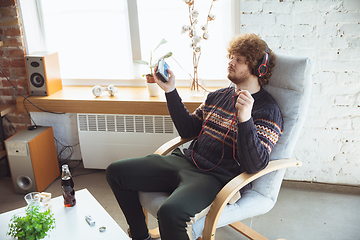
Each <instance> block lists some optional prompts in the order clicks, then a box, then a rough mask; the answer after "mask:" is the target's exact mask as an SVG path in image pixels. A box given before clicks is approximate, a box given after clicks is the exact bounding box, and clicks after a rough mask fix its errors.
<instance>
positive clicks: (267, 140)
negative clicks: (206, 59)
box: [106, 34, 283, 240]
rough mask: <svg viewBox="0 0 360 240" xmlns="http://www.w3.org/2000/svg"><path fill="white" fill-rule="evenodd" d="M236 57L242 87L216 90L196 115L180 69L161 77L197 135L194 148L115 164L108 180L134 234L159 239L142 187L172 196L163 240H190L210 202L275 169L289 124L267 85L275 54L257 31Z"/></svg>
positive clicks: (178, 116)
mask: <svg viewBox="0 0 360 240" xmlns="http://www.w3.org/2000/svg"><path fill="white" fill-rule="evenodd" d="M228 54H229V60H230V61H229V67H228V79H229V80H230V81H231V82H233V83H234V84H235V87H229V88H224V89H219V90H217V91H214V92H212V93H209V94H208V96H207V99H206V100H205V102H204V103H203V104H201V105H200V106H199V107H198V108H197V109H196V110H195V112H194V113H192V114H190V113H189V112H188V111H187V109H186V108H185V106H184V104H183V103H182V101H181V98H180V96H179V95H178V93H177V90H176V88H175V75H174V73H173V72H172V71H171V70H170V69H169V70H168V73H169V74H170V79H169V81H168V82H166V83H163V82H162V81H160V80H159V79H158V78H156V77H155V80H156V82H157V83H158V85H159V86H160V87H161V88H162V89H163V90H164V91H165V95H166V99H167V104H168V110H169V113H170V115H171V117H172V120H173V122H174V124H175V126H176V128H177V130H178V132H179V134H180V136H181V137H183V138H189V137H197V139H196V140H194V141H193V142H192V143H191V144H190V146H189V148H188V149H184V152H183V153H182V152H181V151H180V150H179V149H176V150H174V151H173V153H172V154H171V155H168V156H159V155H154V154H152V155H149V156H146V157H141V158H134V159H125V160H120V161H117V162H114V163H112V164H111V165H110V166H109V167H108V169H107V172H106V176H107V180H108V183H109V185H110V187H111V189H112V191H113V192H114V194H115V197H116V199H117V201H118V203H119V205H120V207H121V209H122V211H123V213H124V215H125V217H126V219H127V222H128V224H129V226H130V232H131V235H132V237H133V239H136V240H143V239H146V240H150V239H151V237H150V236H149V234H148V229H147V226H146V224H145V218H144V214H143V212H142V207H141V205H140V202H139V197H138V191H144V192H169V193H171V195H170V196H169V198H168V199H167V200H166V201H165V202H164V203H163V205H162V206H161V208H160V209H159V211H158V216H157V218H158V224H159V229H160V234H161V239H162V240H177V239H179V240H185V239H189V236H188V234H187V232H186V226H187V225H186V223H187V222H189V221H190V220H191V218H193V217H194V216H195V215H196V214H198V213H200V212H201V211H202V210H203V209H205V208H206V207H208V206H209V205H210V204H211V203H212V201H213V200H214V198H215V196H216V194H217V193H218V192H219V191H220V190H221V188H222V187H223V186H224V185H225V184H226V183H227V182H228V181H230V180H231V179H232V178H233V177H235V176H236V175H238V174H240V173H242V172H244V171H246V172H247V173H256V172H258V171H260V170H262V169H263V168H265V167H266V166H267V164H268V162H269V158H270V157H269V155H270V152H271V149H272V148H273V147H274V145H275V143H276V142H277V140H278V138H279V137H280V135H281V133H282V124H283V121H282V116H281V113H280V110H279V108H278V106H277V105H276V102H275V101H274V99H273V98H272V97H271V96H270V95H269V94H268V93H267V92H266V91H265V90H264V89H263V88H262V87H261V86H263V85H265V84H267V82H268V79H269V77H270V76H271V73H272V68H273V67H274V66H275V54H274V53H273V52H272V51H271V50H270V49H269V48H268V47H267V44H266V43H265V42H264V41H263V40H261V39H260V38H259V37H258V36H257V35H255V34H242V35H241V36H239V37H238V38H236V39H234V40H233V41H231V42H230V44H229V48H228ZM248 187H251V186H248Z"/></svg>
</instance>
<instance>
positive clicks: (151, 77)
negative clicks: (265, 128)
mask: <svg viewBox="0 0 360 240" xmlns="http://www.w3.org/2000/svg"><path fill="white" fill-rule="evenodd" d="M164 43H167V41H166V40H165V39H164V38H163V39H162V40H161V41H160V43H159V44H158V45H157V47H156V48H155V49H154V50H153V51H150V61H149V62H147V61H143V60H134V63H138V64H143V65H146V66H148V67H149V68H150V73H148V74H146V75H145V74H144V75H143V77H144V76H146V82H147V83H155V80H154V70H153V69H154V67H155V66H156V64H157V62H158V61H159V59H161V58H168V57H171V56H172V52H168V53H166V54H165V55H163V56H161V57H160V58H158V59H157V60H156V61H154V62H153V53H154V52H155V51H156V49H158V48H159V47H160V46H161V45H163V44H164Z"/></svg>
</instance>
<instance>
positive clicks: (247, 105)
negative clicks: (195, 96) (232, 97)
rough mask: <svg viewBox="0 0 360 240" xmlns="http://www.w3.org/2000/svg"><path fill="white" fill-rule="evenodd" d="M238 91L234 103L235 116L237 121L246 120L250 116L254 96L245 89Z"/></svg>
mask: <svg viewBox="0 0 360 240" xmlns="http://www.w3.org/2000/svg"><path fill="white" fill-rule="evenodd" d="M238 93H239V96H238V98H237V101H236V104H235V107H236V109H237V110H238V114H237V117H238V119H239V122H246V121H248V120H249V119H250V118H251V110H252V108H253V105H254V98H253V97H252V96H251V94H250V93H249V91H247V90H241V91H239V92H238Z"/></svg>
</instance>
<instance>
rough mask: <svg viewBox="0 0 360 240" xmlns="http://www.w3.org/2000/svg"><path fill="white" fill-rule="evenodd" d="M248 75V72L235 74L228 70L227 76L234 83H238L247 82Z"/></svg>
mask: <svg viewBox="0 0 360 240" xmlns="http://www.w3.org/2000/svg"><path fill="white" fill-rule="evenodd" d="M250 75H251V73H250V72H241V73H238V74H235V72H229V73H228V76H227V77H228V79H229V80H230V81H231V82H233V83H234V84H239V83H244V82H247V81H248V79H249V78H250Z"/></svg>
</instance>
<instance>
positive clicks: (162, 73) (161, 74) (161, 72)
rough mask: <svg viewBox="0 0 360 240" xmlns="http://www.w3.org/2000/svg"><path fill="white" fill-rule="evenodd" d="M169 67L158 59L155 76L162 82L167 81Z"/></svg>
mask: <svg viewBox="0 0 360 240" xmlns="http://www.w3.org/2000/svg"><path fill="white" fill-rule="evenodd" d="M168 68H170V67H169V65H168V64H167V63H166V62H165V61H164V59H160V60H159V62H158V67H157V70H156V76H157V77H158V78H159V79H160V80H161V81H163V82H167V81H169V74H168V71H167V70H168Z"/></svg>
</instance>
